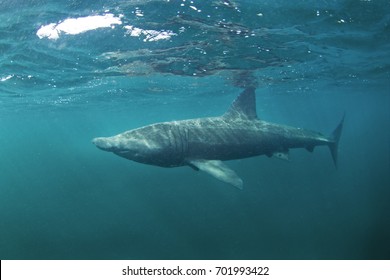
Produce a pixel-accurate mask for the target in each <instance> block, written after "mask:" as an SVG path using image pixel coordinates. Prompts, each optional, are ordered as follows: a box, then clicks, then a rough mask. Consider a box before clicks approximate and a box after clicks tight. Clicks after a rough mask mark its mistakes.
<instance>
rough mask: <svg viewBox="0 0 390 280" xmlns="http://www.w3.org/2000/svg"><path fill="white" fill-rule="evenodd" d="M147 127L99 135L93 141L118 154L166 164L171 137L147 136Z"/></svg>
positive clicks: (99, 146) (128, 157)
mask: <svg viewBox="0 0 390 280" xmlns="http://www.w3.org/2000/svg"><path fill="white" fill-rule="evenodd" d="M144 130H145V129H136V130H130V131H127V132H124V133H121V134H118V135H115V136H112V137H98V138H94V139H93V140H92V143H93V144H95V145H96V147H98V148H99V149H101V150H103V151H107V152H112V153H114V154H116V155H118V156H121V157H124V158H127V159H130V160H133V161H136V162H140V163H146V164H152V165H159V166H166V165H167V164H166V163H167V162H169V160H167V156H169V154H170V150H169V149H170V147H171V145H170V143H169V139H166V138H165V137H164V138H162V137H161V134H160V135H159V136H160V137H146V136H148V134H146V133H145V132H147V131H144ZM145 134H146V135H145Z"/></svg>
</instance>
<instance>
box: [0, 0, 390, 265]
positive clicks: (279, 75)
mask: <svg viewBox="0 0 390 280" xmlns="http://www.w3.org/2000/svg"><path fill="white" fill-rule="evenodd" d="M248 86H256V87H257V90H256V95H257V96H256V98H257V110H258V116H259V118H260V119H264V120H266V121H271V122H276V123H282V124H287V125H291V126H298V127H303V128H307V129H312V130H315V131H319V132H322V133H324V134H325V135H328V134H330V133H331V132H332V131H333V129H334V128H335V127H336V125H337V124H338V122H339V121H340V119H341V118H342V115H343V113H344V112H345V114H346V119H345V123H344V130H343V134H342V136H341V140H340V146H339V166H338V169H336V168H335V167H334V165H333V162H332V159H331V155H330V153H329V150H328V149H327V148H326V147H317V148H316V149H315V151H314V152H313V153H309V152H308V151H306V150H305V149H296V150H291V152H290V158H291V162H285V161H281V160H278V159H275V158H268V157H264V156H263V157H255V158H249V159H243V160H237V161H231V162H228V163H227V165H229V166H230V167H231V168H232V169H234V170H235V171H236V172H237V174H239V176H240V177H241V178H242V179H243V180H244V190H242V191H240V190H238V189H236V188H234V187H232V186H230V185H227V184H225V183H222V182H220V181H218V180H216V179H215V178H213V177H211V176H209V175H208V174H206V173H204V172H195V171H193V170H192V169H191V168H189V167H180V168H172V169H165V168H159V167H154V166H148V165H142V164H138V163H135V162H132V161H129V160H125V159H122V158H120V157H117V156H115V155H113V154H111V153H107V152H102V151H100V150H99V149H97V148H96V147H95V146H94V145H93V144H92V143H91V140H92V139H93V138H94V137H98V136H111V135H114V134H118V133H121V132H123V131H126V130H129V129H133V128H137V127H140V126H143V125H148V124H151V123H154V122H161V121H171V120H180V119H187V118H197V117H207V116H219V115H221V114H223V113H224V112H225V111H226V110H227V108H228V107H229V106H230V104H231V102H232V101H233V100H234V99H235V97H236V96H237V95H238V94H239V93H240V92H241V91H242V90H243V88H245V87H248ZM389 96H390V2H389V1H386V0H378V1H376V0H339V1H336V0H327V1H325V0H324V1H321V0H320V1H314V0H313V1H311V0H308V1H288V0H264V1H257V0H251V1H250V0H242V1H239V0H236V1H233V0H231V1H230V0H229V1H228V0H225V1H224V0H210V1H200V0H193V1H190V0H182V1H179V0H171V1H168V0H160V1H157V0H155V1H153V0H145V1H141V0H139V1H136V0H127V1H113V0H105V1H101V0H94V1H81V0H71V1H65V0H64V1H55V0H15V1H5V0H0V147H1V148H0V155H1V160H0V258H1V259H389V258H390V203H389V201H390V129H389V127H390V110H389V109H390V108H389V107H390V98H389Z"/></svg>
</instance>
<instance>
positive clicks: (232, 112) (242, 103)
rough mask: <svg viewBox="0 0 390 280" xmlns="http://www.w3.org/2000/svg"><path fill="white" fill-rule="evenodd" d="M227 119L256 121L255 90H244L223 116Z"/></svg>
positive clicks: (251, 88) (252, 88)
mask: <svg viewBox="0 0 390 280" xmlns="http://www.w3.org/2000/svg"><path fill="white" fill-rule="evenodd" d="M223 117H224V118H229V119H237V118H240V119H250V120H253V119H257V113H256V96H255V88H254V87H250V88H246V89H245V90H244V91H243V92H241V94H240V95H239V96H238V97H237V98H236V99H235V100H234V101H233V104H232V105H231V106H230V108H229V110H228V111H227V112H226V113H225V114H224V115H223Z"/></svg>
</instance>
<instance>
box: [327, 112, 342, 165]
mask: <svg viewBox="0 0 390 280" xmlns="http://www.w3.org/2000/svg"><path fill="white" fill-rule="evenodd" d="M344 118H345V113H344V115H343V118H342V119H341V121H340V123H339V125H338V126H337V127H336V128H335V130H333V133H332V134H331V135H330V136H329V140H330V141H331V142H330V143H329V150H330V153H331V154H332V158H333V162H334V165H335V166H336V168H337V154H338V148H339V140H340V136H341V131H342V130H343V124H344Z"/></svg>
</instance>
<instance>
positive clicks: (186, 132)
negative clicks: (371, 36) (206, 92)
mask: <svg viewBox="0 0 390 280" xmlns="http://www.w3.org/2000/svg"><path fill="white" fill-rule="evenodd" d="M255 103H256V102H255V89H254V88H248V89H246V90H245V91H243V92H242V93H241V94H240V96H239V97H237V99H236V100H235V101H234V102H233V104H232V106H231V107H230V109H229V110H228V111H227V112H226V113H225V114H224V115H222V116H220V117H212V118H200V119H190V120H181V121H172V122H163V123H156V124H151V125H148V126H144V127H141V128H138V129H133V130H129V131H126V132H124V133H121V134H118V135H115V136H112V137H100V138H95V139H93V143H94V144H95V145H96V146H97V147H98V148H100V149H102V150H105V151H110V152H113V153H115V154H116V155H118V156H121V157H124V158H127V159H130V160H133V161H136V162H140V163H145V164H151V165H157V166H162V167H177V166H184V165H188V166H190V167H192V168H194V169H195V170H203V171H206V172H208V173H209V174H211V175H213V176H214V177H216V178H218V179H220V180H222V181H224V182H227V183H230V184H232V185H234V186H236V187H238V188H242V185H243V182H242V180H241V179H240V178H239V177H238V176H237V174H236V173H235V172H234V171H233V170H231V169H230V168H229V167H227V166H226V165H225V164H224V163H222V161H226V160H234V159H242V158H248V157H253V156H259V155H267V156H277V157H279V158H282V159H288V151H289V149H291V148H306V149H307V150H309V151H313V149H314V147H315V146H320V145H326V146H328V147H329V148H330V151H331V154H332V157H333V160H334V163H335V164H336V165H337V148H338V141H339V139H340V135H341V130H342V125H343V120H342V121H341V122H340V124H339V125H338V126H337V128H336V129H335V130H334V132H333V134H332V135H331V136H330V137H325V136H324V135H322V134H321V133H318V132H314V131H310V130H305V129H301V128H296V127H290V126H285V125H280V124H273V123H269V122H265V121H262V120H259V119H258V118H257V114H256V105H255ZM343 119H344V118H343Z"/></svg>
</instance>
